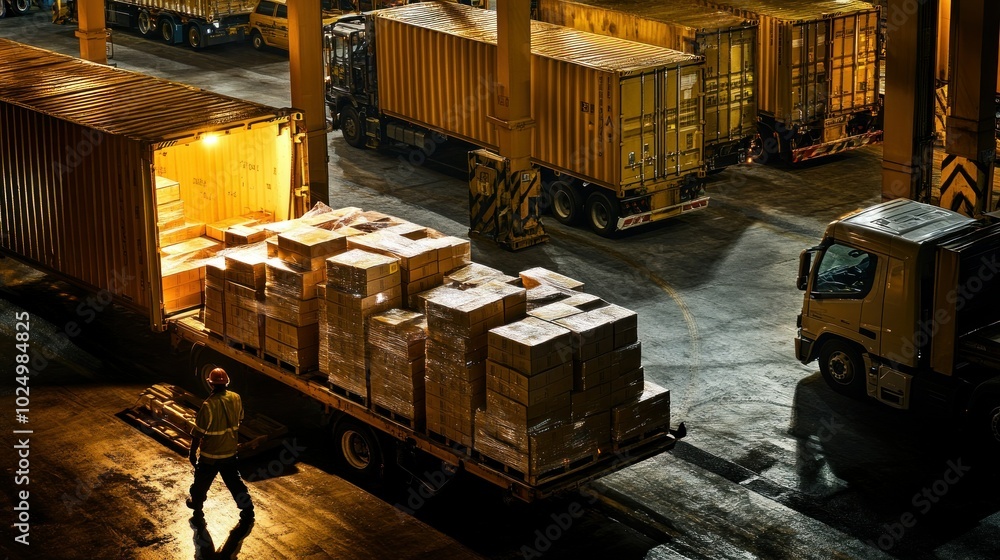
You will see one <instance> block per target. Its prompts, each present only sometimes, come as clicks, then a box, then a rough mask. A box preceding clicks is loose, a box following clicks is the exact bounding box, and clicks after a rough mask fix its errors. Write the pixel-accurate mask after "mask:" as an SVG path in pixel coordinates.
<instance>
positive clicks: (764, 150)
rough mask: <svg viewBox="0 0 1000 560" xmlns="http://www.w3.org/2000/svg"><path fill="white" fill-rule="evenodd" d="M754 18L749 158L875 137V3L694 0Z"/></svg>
mask: <svg viewBox="0 0 1000 560" xmlns="http://www.w3.org/2000/svg"><path fill="white" fill-rule="evenodd" d="M698 4H701V5H703V6H708V7H711V8H715V9H719V10H725V11H729V12H731V13H733V14H736V15H737V16H740V17H745V18H749V19H754V20H757V21H758V23H759V32H758V35H757V37H758V42H757V46H758V53H759V59H758V61H759V66H758V69H757V71H758V77H759V79H758V82H757V91H758V104H757V109H758V112H757V114H758V130H759V133H760V137H761V142H760V150H759V151H758V152H757V153H755V154H754V159H755V160H756V161H762V160H767V159H769V158H770V157H772V156H780V157H781V158H782V159H784V160H786V161H790V162H799V161H804V160H807V159H812V158H817V157H822V156H827V155H830V154H834V153H838V152H843V151H846V150H852V149H856V148H860V147H862V146H866V145H869V144H872V143H876V142H880V141H881V140H882V130H881V124H880V122H879V115H880V113H881V103H880V101H881V97H880V95H879V65H880V60H881V57H882V43H883V41H884V40H885V39H884V36H883V33H882V31H883V29H882V27H881V25H880V21H879V9H878V8H877V7H876V6H874V5H872V4H870V3H868V2H862V1H860V0H823V1H815V0H698Z"/></svg>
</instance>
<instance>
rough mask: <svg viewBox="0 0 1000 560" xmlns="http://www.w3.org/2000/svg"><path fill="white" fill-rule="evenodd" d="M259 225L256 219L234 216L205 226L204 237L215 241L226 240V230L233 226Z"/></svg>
mask: <svg viewBox="0 0 1000 560" xmlns="http://www.w3.org/2000/svg"><path fill="white" fill-rule="evenodd" d="M258 223H259V219H258V218H254V217H246V216H234V217H232V218H226V219H224V220H219V221H216V222H212V223H210V224H206V225H205V235H207V236H208V237H210V238H212V239H215V240H216V241H225V240H226V230H228V229H229V228H231V227H234V226H244V227H249V226H254V225H257V224H258Z"/></svg>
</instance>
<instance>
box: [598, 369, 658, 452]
mask: <svg viewBox="0 0 1000 560" xmlns="http://www.w3.org/2000/svg"><path fill="white" fill-rule="evenodd" d="M669 426H670V391H668V390H667V389H664V388H663V387H660V386H659V385H657V384H655V383H652V382H650V381H645V382H644V383H643V386H642V393H640V394H639V396H638V397H636V398H635V399H632V400H630V401H629V402H626V403H624V404H620V405H618V406H616V407H614V408H613V409H612V410H611V438H612V440H613V441H614V442H615V443H616V444H619V443H624V442H627V441H628V440H630V439H632V438H634V437H637V436H641V435H643V434H647V433H649V432H651V431H653V430H656V429H659V428H667V427H669Z"/></svg>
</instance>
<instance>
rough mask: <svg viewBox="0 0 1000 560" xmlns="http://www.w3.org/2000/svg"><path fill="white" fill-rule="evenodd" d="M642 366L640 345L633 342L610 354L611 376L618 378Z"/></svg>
mask: <svg viewBox="0 0 1000 560" xmlns="http://www.w3.org/2000/svg"><path fill="white" fill-rule="evenodd" d="M640 366H642V343H641V342H634V343H632V344H629V345H628V346H625V347H623V348H618V349H616V350H613V351H612V352H611V375H612V376H615V377H616V376H619V375H621V374H623V373H625V372H628V371H632V370H635V369H638V368H639V367H640Z"/></svg>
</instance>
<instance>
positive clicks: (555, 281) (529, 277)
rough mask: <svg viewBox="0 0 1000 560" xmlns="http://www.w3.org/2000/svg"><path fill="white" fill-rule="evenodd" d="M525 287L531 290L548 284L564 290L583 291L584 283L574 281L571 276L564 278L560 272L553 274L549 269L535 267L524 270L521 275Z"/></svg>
mask: <svg viewBox="0 0 1000 560" xmlns="http://www.w3.org/2000/svg"><path fill="white" fill-rule="evenodd" d="M520 276H521V282H523V283H524V287H525V288H528V289H531V288H534V287H536V286H540V285H543V284H547V285H549V286H553V287H556V288H562V289H564V290H573V291H577V292H582V291H583V282H580V281H579V280H574V279H572V278H570V277H569V276H564V275H562V274H559V273H558V272H553V271H551V270H549V269H547V268H542V267H535V268H529V269H528V270H524V271H522V272H521V274H520Z"/></svg>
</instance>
